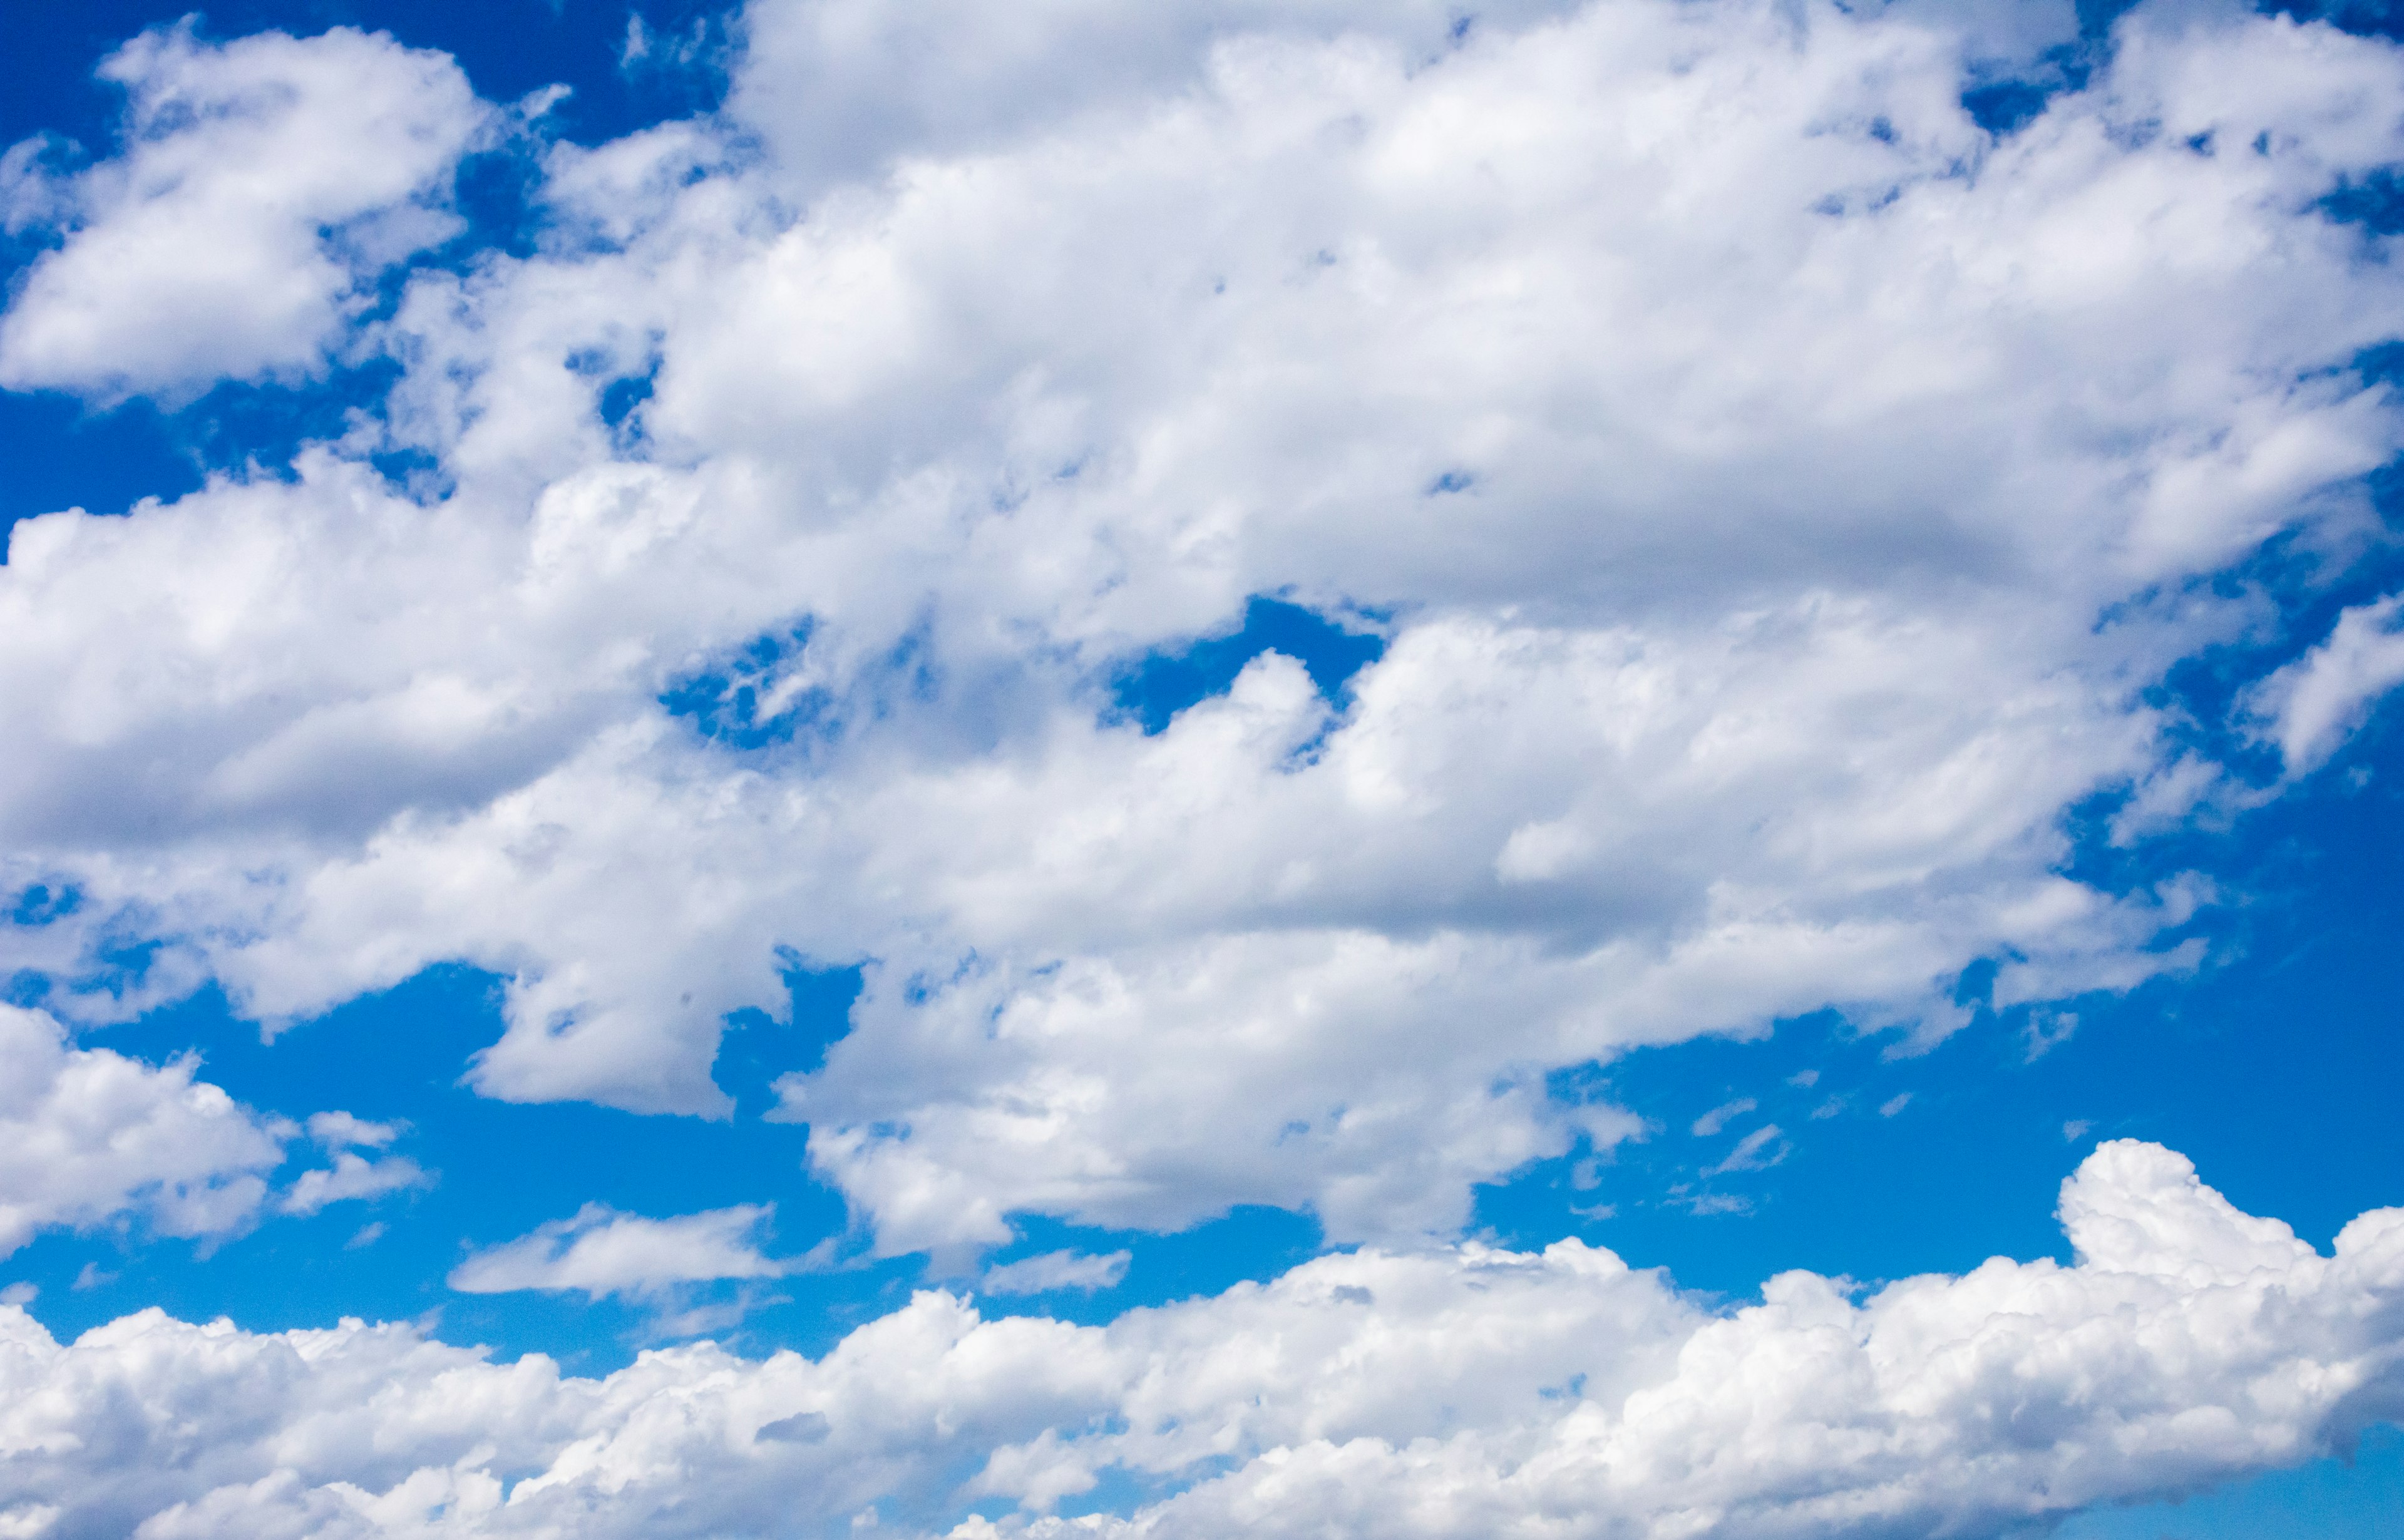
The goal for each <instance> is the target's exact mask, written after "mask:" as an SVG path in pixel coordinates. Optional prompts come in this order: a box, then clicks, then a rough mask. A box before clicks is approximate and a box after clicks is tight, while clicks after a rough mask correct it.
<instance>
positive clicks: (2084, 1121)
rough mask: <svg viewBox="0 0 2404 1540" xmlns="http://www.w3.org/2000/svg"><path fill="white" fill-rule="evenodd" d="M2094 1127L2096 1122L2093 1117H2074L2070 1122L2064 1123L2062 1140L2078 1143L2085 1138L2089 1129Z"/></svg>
mask: <svg viewBox="0 0 2404 1540" xmlns="http://www.w3.org/2000/svg"><path fill="white" fill-rule="evenodd" d="M2093 1127H2095V1124H2094V1121H2093V1120H2092V1119H2091V1118H2084V1117H2074V1118H2072V1119H2071V1120H2070V1121H2069V1122H2067V1123H2064V1124H2063V1125H2062V1141H2063V1142H2064V1143H2069V1144H2076V1143H2077V1142H2078V1141H2080V1140H2082V1139H2085V1138H2086V1137H2087V1135H2088V1133H2089V1131H2090V1130H2091V1129H2092V1128H2093Z"/></svg>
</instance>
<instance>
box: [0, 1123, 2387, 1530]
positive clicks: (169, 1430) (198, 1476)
mask: <svg viewBox="0 0 2404 1540" xmlns="http://www.w3.org/2000/svg"><path fill="white" fill-rule="evenodd" d="M2062 1219H2063V1221H2064V1224H2065V1226H2066V1228H2067V1229H2068V1231H2069V1234H2070V1238H2071V1241H2072V1244H2073V1246H2074V1248H2075V1250H2076V1256H2077V1260H2076V1264H2075V1265H2074V1266H2071V1267H2062V1266H2061V1265H2059V1264H2057V1263H2054V1262H2052V1261H2049V1260H2040V1261H2036V1262H2029V1263H2015V1262H2011V1261H2007V1260H2005V1259H2002V1258H1997V1259H1995V1260H1993V1261H1991V1262H1989V1263H1987V1264H1985V1265H1984V1266H1982V1267H1979V1268H1978V1270H1976V1271H1974V1272H1972V1273H1969V1274H1966V1275H1964V1276H1962V1277H1958V1278H1957V1277H1942V1276H1931V1277H1922V1278H1912V1279H1907V1280H1904V1281H1899V1282H1897V1283H1894V1284H1892V1285H1890V1286H1888V1287H1886V1288H1885V1289H1883V1290H1880V1292H1878V1293H1876V1294H1873V1295H1868V1296H1867V1297H1857V1296H1856V1295H1854V1294H1852V1293H1850V1292H1849V1291H1848V1289H1847V1288H1846V1287H1845V1286H1843V1285H1841V1284H1840V1283H1838V1282H1836V1281H1830V1280H1826V1279H1823V1278H1820V1277H1817V1276H1815V1275H1812V1274H1809V1273H1799V1272H1798V1273H1788V1274H1784V1275H1782V1276H1781V1277H1779V1278H1777V1279H1774V1280H1772V1281H1770V1282H1769V1283H1768V1285H1767V1286H1766V1287H1765V1289H1764V1292H1763V1293H1764V1297H1763V1300H1762V1302H1761V1303H1760V1304H1757V1305H1753V1306H1749V1307H1745V1308H1741V1309H1734V1310H1731V1311H1727V1312H1725V1313H1713V1312H1710V1311H1706V1310H1704V1309H1700V1308H1699V1307H1698V1305H1697V1303H1696V1302H1695V1301H1694V1299H1693V1298H1692V1297H1691V1296H1688V1295H1683V1294H1681V1293H1679V1292H1678V1291H1677V1290H1676V1289H1674V1288H1673V1287H1672V1286H1671V1285H1670V1283H1669V1281H1667V1280H1665V1279H1664V1278H1663V1277H1661V1276H1660V1275H1659V1274H1657V1273H1653V1272H1632V1271H1630V1270H1628V1268H1627V1267H1624V1266H1623V1265H1621V1263H1620V1262H1619V1261H1618V1259H1616V1258H1615V1257H1614V1256H1612V1255H1611V1254H1610V1253H1607V1252H1601V1251H1597V1250H1593V1249H1591V1248H1588V1247H1586V1246H1584V1245H1581V1244H1580V1243H1578V1242H1577V1241H1575V1240H1565V1241H1562V1242H1560V1243H1558V1244H1557V1245H1554V1246H1552V1247H1549V1248H1547V1249H1546V1250H1545V1251H1544V1252H1543V1253H1510V1252H1496V1251H1489V1250H1485V1249H1482V1248H1479V1247H1475V1246H1469V1247H1461V1248H1447V1249H1441V1250H1435V1251H1429V1252H1422V1253H1408V1254H1398V1253H1381V1252H1377V1251H1363V1252H1361V1253H1353V1254H1349V1255H1333V1256H1324V1257H1321V1258H1319V1259H1318V1260H1316V1261H1313V1262H1310V1263H1307V1264H1305V1265H1304V1266H1302V1267H1297V1268H1295V1269H1294V1270H1293V1271H1292V1272H1289V1273H1287V1274H1285V1275H1284V1276H1282V1277H1280V1278H1278V1279H1275V1280H1273V1281H1268V1282H1266V1283H1246V1284H1241V1285H1238V1286H1237V1287H1236V1288H1234V1289H1232V1290H1230V1291H1228V1292H1227V1293H1225V1294H1223V1295H1217V1296H1215V1297H1209V1298H1200V1299H1195V1300H1190V1301H1187V1302H1184V1303H1181V1304H1178V1305H1171V1306H1167V1307H1163V1308H1159V1309H1140V1310H1135V1311H1130V1312H1128V1313H1127V1314H1125V1315H1124V1316H1122V1317H1120V1318H1119V1319H1118V1320H1116V1321H1114V1322H1112V1323H1110V1324H1109V1325H1107V1326H1074V1325H1069V1324H1067V1323H1061V1322H1056V1321H1048V1320H1041V1319H1032V1318H1004V1319H999V1320H990V1321H988V1320H984V1319H981V1318H980V1317H979V1315H978V1314H977V1312H976V1311H974V1310H973V1309H971V1308H970V1307H969V1305H968V1304H967V1303H966V1302H964V1301H962V1300H959V1299H957V1298H955V1297H953V1296H951V1295H946V1294H942V1293H925V1294H921V1295H917V1296H916V1297H915V1299H914V1300H913V1301H912V1302H911V1303H910V1304H909V1305H908V1306H906V1307H905V1308H903V1309H899V1310H897V1311H895V1312H894V1313H892V1314H890V1315H888V1316H886V1317H884V1318H883V1319H881V1320H878V1321H875V1322H873V1323H869V1324H868V1325H865V1326H862V1327H860V1328H859V1329H858V1330H856V1331H854V1332H853V1333H852V1334H851V1335H850V1336H849V1337H846V1339H845V1340H844V1341H843V1342H842V1343H840V1344H839V1345H838V1346H836V1347H835V1348H834V1349H833V1350H832V1351H830V1352H829V1353H828V1354H827V1355H826V1356H825V1357H823V1358H821V1359H818V1360H816V1361H812V1360H809V1359H805V1358H803V1357H801V1356H799V1355H797V1354H794V1353H790V1352H787V1353H778V1354H776V1355H775V1356H774V1357H771V1358H767V1359H764V1360H746V1359H742V1358H739V1357H736V1356H734V1355H733V1354H730V1353H728V1352H726V1351H723V1350H721V1349H719V1348H716V1347H713V1346H709V1345H706V1344H705V1345H700V1346H695V1347H690V1348H683V1349H675V1350H669V1351H660V1352H652V1353H647V1354H645V1355H644V1356H643V1357H642V1359H641V1360H640V1361H639V1362H638V1363H636V1365H633V1366H631V1367H629V1368H627V1369H624V1370H622V1371H621V1372H619V1373H618V1374H615V1375H612V1376H610V1377H609V1378H608V1379H599V1380H593V1379H568V1378H563V1377H562V1376H561V1375H560V1373H559V1370H558V1367H557V1365H554V1364H552V1362H550V1361H549V1360H547V1359H544V1358H541V1357H539V1356H529V1357H527V1358H524V1359H521V1360H519V1361H518V1362H516V1363H514V1364H509V1365H500V1364H493V1363H490V1362H487V1361H485V1360H484V1358H483V1357H482V1354H480V1353H477V1352H470V1351H461V1350H458V1349H454V1348H448V1347H444V1346H441V1345H440V1344H438V1343H435V1342H430V1341H427V1340H426V1339H424V1338H423V1337H420V1336H418V1335H417V1334H416V1333H415V1332H414V1331H413V1330H412V1329H411V1328H408V1327H403V1326H368V1325H363V1324H361V1323H356V1322H349V1323H344V1324H342V1326H340V1327H337V1328H334V1329H332V1330H328V1331H301V1332H292V1333H287V1334H279V1335H254V1334H249V1333H245V1332H241V1331H238V1330H236V1329H235V1328H233V1327H232V1326H231V1325H228V1324H225V1323H219V1324H217V1325H215V1326H206V1327H203V1326H192V1325H187V1324H184V1323H179V1322H175V1321H173V1320H170V1319H169V1318H167V1317H165V1316H163V1315H161V1314H160V1313H158V1312H156V1311H149V1312H145V1313H143V1314H141V1315H135V1316H129V1317H127V1318H125V1319H123V1320H121V1321H119V1322H116V1323H111V1324H109V1325H107V1326H104V1327H102V1328H99V1329H98V1330H95V1331H93V1332H91V1333H89V1334H87V1335H85V1336H84V1337H80V1338H79V1339H77V1341H76V1342H74V1343H73V1344H70V1345H61V1344H59V1343H56V1342H54V1341H53V1340H51V1339H50V1338H49V1336H48V1335H47V1334H45V1333H44V1332H43V1331H42V1330H41V1328H40V1327H39V1326H37V1325H36V1324H35V1323H33V1322H32V1320H31V1319H30V1318H28V1317H26V1316H24V1315H22V1314H21V1313H19V1312H17V1311H15V1310H13V1309H12V1310H7V1312H6V1313H5V1314H0V1405H5V1406H7V1407H8V1408H9V1411H8V1414H7V1419H6V1421H5V1423H0V1427H5V1437H6V1438H7V1448H8V1449H9V1450H10V1453H11V1466H10V1471H11V1482H12V1497H13V1499H14V1500H15V1501H17V1502H18V1503H20V1504H24V1505H51V1506H55V1507H56V1508H57V1509H58V1510H59V1513H60V1517H59V1519H58V1525H57V1528H56V1530H55V1531H54V1533H60V1534H73V1535H81V1534H96V1533H140V1534H142V1535H144V1536H146V1537H147V1540H161V1537H165V1536H174V1535H187V1534H211V1533H245V1534H281V1533H295V1534H299V1533H312V1534H341V1535H362V1536H374V1535H395V1536H397V1535H400V1534H425V1533H456V1534H470V1533H473V1534H523V1535H543V1536H566V1535H570V1534H573V1535H577V1536H579V1537H583V1540H608V1537H609V1536H614V1535H634V1534H642V1535H647V1536H658V1535H666V1536H674V1535H702V1534H713V1535H724V1536H741V1535H748V1534H763V1535H764V1534H768V1533H790V1532H791V1531H793V1530H795V1529H802V1530H806V1531H813V1532H814V1531H815V1530H816V1529H818V1527H821V1526H839V1525H841V1524H842V1523H844V1522H845V1521H846V1520H847V1519H848V1518H849V1516H851V1515H853V1514H856V1513H858V1512H860V1510H861V1509H862V1508H864V1507H867V1506H869V1505H872V1504H874V1505H879V1506H880V1508H881V1511H882V1513H883V1516H884V1519H886V1521H887V1522H888V1523H891V1524H894V1525H895V1526H896V1527H898V1528H899V1529H900V1530H901V1532H902V1533H930V1532H940V1531H941V1530H943V1528H944V1527H945V1526H946V1525H950V1524H953V1523H954V1522H956V1521H959V1523H960V1527H959V1528H958V1529H957V1530H956V1531H955V1532H954V1533H957V1534H958V1535H960V1536H961V1537H962V1540H969V1537H971V1536H981V1535H989V1534H991V1533H994V1532H995V1531H996V1530H999V1532H1000V1533H1027V1534H1030V1535H1034V1536H1041V1537H1047V1540H1048V1537H1052V1536H1066V1535H1069V1534H1078V1533H1088V1530H1087V1529H1086V1528H1084V1527H1082V1526H1066V1525H1063V1526H1058V1527H1055V1525H1054V1523H1053V1521H1051V1520H1048V1519H1044V1518H1042V1517H1041V1516H1042V1514H1043V1513H1044V1512H1045V1511H1046V1510H1047V1509H1048V1508H1049V1507H1050V1506H1051V1505H1052V1504H1053V1503H1055V1502H1056V1501H1058V1500H1059V1499H1060V1498H1062V1497H1064V1496H1066V1495H1069V1494H1073V1493H1078V1492H1085V1491H1094V1490H1095V1489H1096V1487H1097V1484H1098V1483H1099V1481H1100V1480H1101V1479H1102V1477H1104V1476H1105V1475H1107V1474H1109V1473H1111V1472H1112V1471H1114V1470H1122V1471H1125V1472H1127V1473H1129V1474H1131V1475H1133V1476H1134V1477H1137V1478H1138V1479H1137V1480H1136V1481H1134V1482H1132V1483H1129V1484H1128V1486H1129V1488H1130V1489H1131V1490H1133V1491H1147V1492H1152V1493H1154V1494H1155V1495H1153V1496H1150V1497H1146V1498H1140V1499H1128V1500H1127V1501H1128V1502H1130V1503H1133V1504H1135V1505H1136V1506H1134V1507H1133V1508H1132V1510H1130V1509H1128V1508H1126V1507H1118V1508H1117V1509H1116V1510H1115V1511H1113V1510H1112V1509H1111V1508H1110V1507H1106V1508H1105V1511H1104V1513H1103V1515H1102V1516H1101V1517H1100V1518H1099V1519H1096V1520H1093V1521H1092V1523H1094V1524H1097V1525H1098V1526H1099V1529H1098V1532H1097V1533H1104V1534H1128V1535H1133V1534H1143V1535H1148V1536H1158V1537H1163V1540H1174V1537H1182V1536H1187V1535H1194V1536H1206V1535H1208V1536H1216V1535H1224V1534H1229V1533H1259V1534H1265V1535H1271V1536H1275V1535H1281V1534H1296V1535H1299V1534H1321V1533H1330V1532H1331V1531H1341V1532H1344V1533H1409V1534H1419V1535H1426V1536H1429V1537H1431V1540H1435V1537H1446V1536H1461V1537H1464V1540H1465V1537H1469V1536H1481V1537H1482V1536H1487V1535H1491V1534H1495V1533H1512V1532H1513V1531H1514V1530H1516V1529H1518V1528H1521V1527H1526V1526H1533V1525H1537V1524H1540V1523H1541V1524H1543V1525H1544V1526H1546V1527H1547V1528H1548V1529H1550V1530H1552V1531H1557V1532H1558V1533H1561V1534H1563V1535H1565V1536H1572V1537H1575V1536H1595V1537H1597V1540H1600V1537H1603V1536H1610V1535H1619V1534H1627V1533H1660V1532H1662V1531H1664V1530H1666V1529H1667V1528H1670V1527H1671V1526H1675V1527H1677V1528H1678V1529H1679V1530H1680V1531H1681V1533H1708V1534H1712V1535H1718V1536H1726V1537H1729V1540H1752V1537H1765V1540H1766V1537H1769V1536H1779V1537H1782V1540H1808V1537H1811V1536H1820V1535H1827V1536H1835V1535H1838V1534H1854V1533H1864V1532H1865V1531H1866V1530H1871V1529H1876V1530H1879V1531H1881V1532H1893V1533H1954V1534H1961V1535H1964V1536H1968V1537H1978V1536H1995V1535H1999V1534H2002V1533H2006V1532H2009V1531H2015V1530H2017V1529H2018V1528H2019V1527H2020V1526H2023V1525H2026V1524H2030V1523H2042V1522H2044V1521H2046V1520H2047V1519H2053V1518H2058V1517H2060V1516H2062V1515H2064V1514H2066V1513H2069V1512H2071V1511H2074V1510H2076V1509H2078V1508H2081V1507H2085V1506H2088V1505H2095V1504H2100V1503H2110V1502H2116V1501H2123V1500H2130V1499H2140V1498H2146V1497H2152V1496H2157V1495H2161V1494H2165V1493H2173V1492H2178V1491H2189V1490H2193V1489H2195V1488H2197V1487H2199V1486H2201V1485H2204V1484H2208V1483H2214V1482H2218V1481H2224V1480H2228V1479H2231V1478H2234V1477H2241V1476H2243V1475H2245V1474H2248V1473H2251V1472H2254V1471H2257V1470H2261V1469H2264V1468H2268V1467H2272V1466H2278V1465H2285V1464H2292V1463H2298V1462H2300V1461H2302V1460H2305V1459H2308V1458H2311V1457H2312V1456H2313V1455H2315V1454H2318V1453H2322V1452H2326V1451H2327V1450H2329V1449H2332V1448H2335V1447H2337V1446H2339V1445H2341V1444H2342V1443H2343V1442H2344V1441H2345V1440H2347V1439H2348V1438H2349V1437H2351V1436H2352V1435H2354V1434H2355V1432H2356V1431H2358V1430H2359V1429H2360V1427H2361V1426H2363V1425H2364V1423H2365V1422H2366V1421H2369V1420H2373V1419H2376V1418H2380V1417H2392V1416H2394V1415H2396V1414H2397V1411H2398V1410H2399V1409H2404V1378H2399V1370H2398V1365H2399V1363H2404V1352H2399V1349H2404V1337H2399V1336H2398V1326H2397V1322H2398V1320H2399V1319H2404V1315H2399V1305H2404V1211H2399V1210H2384V1211H2378V1212H2375V1213H2371V1214H2366V1215H2364V1216H2363V1217H2362V1218H2360V1219H2358V1220H2356V1221H2355V1222H2354V1224H2352V1225H2349V1226H2348V1227H2347V1228H2346V1229H2345V1231H2344V1232H2343V1233H2342V1234H2341V1237H2340V1238H2339V1240H2338V1242H2337V1246H2336V1250H2335V1253H2334V1254H2333V1255H2330V1256H2322V1255H2318V1254H2316V1253H2314V1252H2313V1249H2312V1248H2311V1247H2309V1246H2307V1245H2304V1244H2303V1243H2301V1242H2299V1240H2297V1239H2295V1237H2294V1236H2293V1235H2292V1234H2290V1233H2289V1232H2288V1231H2287V1230H2286V1228H2285V1226H2284V1225H2278V1224H2276V1223H2275V1222H2271V1221H2266V1220H2259V1219H2253V1218H2249V1217H2248V1216H2246V1215H2243V1214H2242V1213H2239V1212H2238V1211H2235V1210H2233V1209H2231V1208H2230V1207H2229V1205H2228V1204H2227V1203H2226V1202H2225V1201H2223V1200H2222V1199H2221V1198H2220V1197H2219V1196H2218V1195H2217V1194H2215V1193H2214V1192H2213V1191H2211V1190H2210V1189H2209V1188H2205V1187H2202V1186H2201V1185H2200V1184H2199V1183H2197V1181H2196V1180H2195V1176H2194V1173H2193V1171H2192V1169H2190V1168H2189V1167H2188V1166H2187V1163H2186V1162H2185V1161H2184V1160H2183V1159H2181V1158H2180V1157H2179V1156H2177V1155H2173V1154H2172V1153H2170V1152H2168V1151H2164V1150H2161V1149H2159V1148H2158V1147H2155V1146H2151V1145H2141V1144H2134V1143H2130V1142H2125V1141H2124V1142H2117V1143H2112V1144H2107V1145H2104V1146H2103V1148H2102V1149H2100V1150H2099V1151H2098V1152H2097V1153H2096V1154H2095V1155H2093V1156H2091V1157H2090V1159H2089V1160H2088V1161H2087V1162H2086V1164H2085V1165H2084V1166H2082V1167H2081V1169H2080V1170H2079V1173H2078V1175H2077V1176H2076V1179H2074V1180H2073V1181H2071V1182H2069V1183H2065V1185H2064V1187H2063V1190H2062ZM962 1473H967V1475H966V1477H965V1479H963V1474H962ZM978 1497H982V1498H985V1499H988V1500H989V1499H991V1498H994V1497H1000V1498H1003V1499H1007V1500H1014V1501H1016V1502H1017V1503H1018V1504H1019V1505H1020V1511H1019V1512H1018V1513H1016V1514H1013V1515H1009V1516H1006V1517H1005V1518H1004V1519H1002V1520H1001V1521H1000V1522H999V1523H998V1524H989V1522H988V1521H987V1520H985V1519H966V1520H961V1518H960V1516H961V1510H962V1508H963V1506H964V1505H965V1504H966V1503H968V1502H969V1501H970V1500H971V1499H972V1498H978ZM988 1511H990V1510H988Z"/></svg>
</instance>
